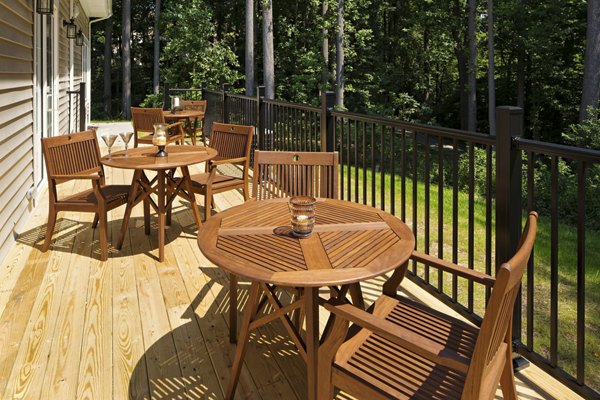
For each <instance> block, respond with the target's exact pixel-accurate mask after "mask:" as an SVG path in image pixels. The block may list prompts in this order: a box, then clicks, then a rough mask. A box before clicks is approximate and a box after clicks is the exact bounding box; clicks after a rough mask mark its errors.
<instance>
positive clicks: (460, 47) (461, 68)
mask: <svg viewBox="0 0 600 400" xmlns="http://www.w3.org/2000/svg"><path fill="white" fill-rule="evenodd" d="M452 16H453V17H454V18H452V20H453V22H454V23H453V24H452V29H451V34H452V38H453V39H454V55H455V56H456V65H457V68H458V93H459V97H460V129H462V130H465V129H467V119H468V118H467V114H468V104H467V102H468V101H467V100H468V98H467V84H468V79H467V75H468V73H467V56H466V52H465V35H464V32H463V26H464V11H463V8H462V6H461V2H460V1H459V0H454V2H453V4H452Z"/></svg>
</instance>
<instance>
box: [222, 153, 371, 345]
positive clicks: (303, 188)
mask: <svg viewBox="0 0 600 400" xmlns="http://www.w3.org/2000/svg"><path fill="white" fill-rule="evenodd" d="M253 174H254V175H253V179H252V198H254V199H255V200H267V199H272V198H281V197H291V196H300V195H302V196H313V197H322V198H330V199H337V198H338V184H337V179H338V153H337V152H330V153H327V152H294V151H260V150H257V151H255V152H254V171H253ZM357 288H358V292H357V291H356V289H357ZM237 289H238V284H237V276H235V275H231V274H230V276H229V296H230V297H229V300H230V302H229V340H230V341H231V342H232V343H233V342H235V341H236V337H237V306H238V300H237ZM351 291H352V293H353V296H356V295H357V294H360V287H359V286H358V285H354V286H352V287H351ZM361 298H362V296H361ZM296 315H297V314H296Z"/></svg>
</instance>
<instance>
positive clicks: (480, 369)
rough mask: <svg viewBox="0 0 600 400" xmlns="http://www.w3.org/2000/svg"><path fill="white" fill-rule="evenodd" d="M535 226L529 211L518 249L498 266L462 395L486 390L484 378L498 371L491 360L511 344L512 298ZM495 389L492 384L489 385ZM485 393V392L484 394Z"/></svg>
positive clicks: (516, 289)
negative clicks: (502, 348) (504, 345)
mask: <svg viewBox="0 0 600 400" xmlns="http://www.w3.org/2000/svg"><path fill="white" fill-rule="evenodd" d="M536 229H537V214H536V213H534V212H532V213H530V214H529V217H528V219H527V223H526V225H525V229H524V230H523V236H522V237H521V243H520V244H519V249H518V250H517V252H516V253H515V255H514V256H513V257H512V258H511V259H510V260H509V261H508V262H506V263H504V264H502V265H501V266H500V269H499V270H498V273H497V274H496V282H495V284H494V288H493V291H492V295H491V297H490V301H489V303H488V306H487V308H486V311H485V317H484V319H483V322H482V324H481V330H480V332H479V336H478V338H477V343H476V345H475V350H474V352H473V357H472V360H471V367H470V368H469V373H468V375H467V381H466V382H465V392H463V398H464V397H465V396H467V398H470V397H468V396H470V395H473V396H476V397H475V398H479V396H480V395H481V392H482V391H484V392H485V391H486V390H487V389H489V388H486V386H489V385H486V381H487V380H489V379H490V377H492V376H494V375H495V376H497V374H499V373H500V372H501V368H498V365H496V363H495V361H496V360H497V357H498V356H502V355H501V354H499V350H500V349H501V346H502V344H503V343H505V344H506V345H507V346H511V336H512V318H513V309H514V305H515V300H516V298H517V294H518V292H519V288H520V286H521V278H522V277H523V273H524V272H525V268H526V267H527V263H528V261H529V257H530V255H531V252H532V249H533V244H534V242H535V235H536ZM493 389H494V390H495V388H493ZM484 397H485V396H484Z"/></svg>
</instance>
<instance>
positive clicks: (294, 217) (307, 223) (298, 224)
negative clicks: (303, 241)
mask: <svg viewBox="0 0 600 400" xmlns="http://www.w3.org/2000/svg"><path fill="white" fill-rule="evenodd" d="M316 202H317V200H316V199H315V198H314V197H309V196H297V197H292V198H291V199H290V212H291V223H292V234H293V235H294V236H296V237H300V238H305V237H308V236H310V235H311V233H312V230H313V227H314V225H315V204H316Z"/></svg>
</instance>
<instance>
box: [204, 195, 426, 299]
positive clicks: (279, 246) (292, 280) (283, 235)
mask: <svg viewBox="0 0 600 400" xmlns="http://www.w3.org/2000/svg"><path fill="white" fill-rule="evenodd" d="M289 225H290V212H289V206H288V199H272V200H265V201H249V202H246V203H245V204H242V205H240V206H237V207H234V208H231V209H228V210H226V211H224V212H221V213H219V214H217V215H216V216H214V217H212V218H211V219H209V221H208V222H207V223H205V224H204V226H203V227H202V228H201V229H200V232H199V235H198V246H199V247H200V250H202V252H203V253H204V254H205V255H206V257H207V258H208V259H209V260H210V261H212V262H213V263H215V264H216V265H218V266H220V267H222V268H223V269H225V270H226V271H228V272H231V273H233V274H235V275H238V276H243V277H246V278H249V279H252V280H257V281H262V282H268V283H274V284H276V285H280V286H305V287H316V286H333V285H342V284H347V283H353V282H358V281H361V280H364V279H369V278H372V277H374V276H378V275H381V274H384V273H386V272H388V271H390V270H392V269H394V268H396V267H398V266H400V265H401V264H402V263H404V262H405V261H406V260H408V258H409V256H410V254H411V251H412V250H413V248H414V245H415V239H414V236H413V234H412V232H411V231H410V229H409V228H408V227H407V226H406V225H405V224H404V222H402V221H401V220H400V219H398V218H396V217H394V216H393V215H390V214H388V213H386V212H385V211H381V210H378V209H375V208H373V207H369V206H365V205H361V204H356V203H351V202H347V201H342V200H332V199H318V202H317V205H316V218H315V227H314V230H313V234H312V235H311V236H310V237H308V238H305V239H298V238H295V237H293V236H291V235H289V234H288V232H289V229H288V227H289Z"/></svg>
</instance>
